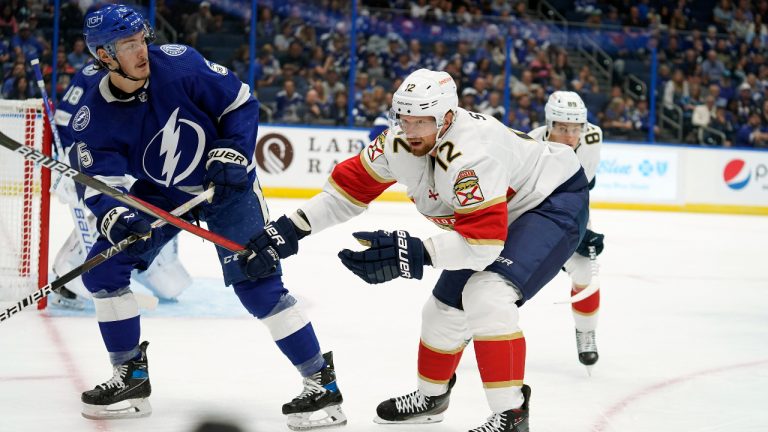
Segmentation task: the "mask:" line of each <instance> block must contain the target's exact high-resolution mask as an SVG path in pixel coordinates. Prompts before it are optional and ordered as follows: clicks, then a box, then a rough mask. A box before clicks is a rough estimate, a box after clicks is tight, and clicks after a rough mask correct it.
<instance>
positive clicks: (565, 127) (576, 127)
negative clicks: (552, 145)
mask: <svg viewBox="0 0 768 432" xmlns="http://www.w3.org/2000/svg"><path fill="white" fill-rule="evenodd" d="M583 132H584V125H583V124H582V123H555V124H553V125H552V130H551V131H550V132H549V133H550V135H551V134H557V135H559V136H572V137H578V136H581V134H582V133H583Z"/></svg>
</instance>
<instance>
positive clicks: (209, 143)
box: [69, 44, 259, 217]
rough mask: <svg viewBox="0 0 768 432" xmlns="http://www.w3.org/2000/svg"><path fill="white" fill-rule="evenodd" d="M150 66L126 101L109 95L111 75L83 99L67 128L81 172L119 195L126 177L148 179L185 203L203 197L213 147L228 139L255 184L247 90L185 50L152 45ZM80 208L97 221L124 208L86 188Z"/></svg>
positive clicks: (253, 105)
mask: <svg viewBox="0 0 768 432" xmlns="http://www.w3.org/2000/svg"><path fill="white" fill-rule="evenodd" d="M149 64H150V71H151V72H150V78H149V79H148V80H147V82H146V84H145V85H144V87H143V88H142V89H140V90H139V91H137V92H135V93H133V95H132V96H131V97H130V98H128V99H118V98H116V97H115V96H114V95H113V94H112V92H111V90H110V86H109V77H108V76H104V77H103V78H102V79H101V80H100V81H99V83H98V87H97V88H96V89H94V91H88V92H85V95H84V96H83V100H82V103H81V105H80V106H79V108H78V109H77V111H76V112H75V114H74V115H73V116H72V118H71V120H70V122H69V129H70V131H71V133H72V136H73V140H74V142H75V146H76V148H75V149H74V150H73V151H77V157H78V158H79V165H80V170H81V171H82V172H84V173H85V174H87V175H89V176H93V177H96V178H98V179H100V180H101V181H104V182H105V183H108V184H110V185H112V186H115V187H118V188H120V189H122V190H125V186H126V180H127V179H129V178H128V177H126V175H129V176H132V177H134V178H136V179H139V180H145V181H148V182H150V183H153V184H154V185H156V186H158V187H159V188H160V190H161V193H162V194H163V195H165V196H166V197H167V198H168V199H169V200H170V201H172V202H176V203H182V202H184V201H186V200H188V199H189V198H191V196H190V195H189V194H190V193H199V192H202V190H203V178H204V175H205V171H206V170H205V164H206V161H207V155H208V151H209V150H211V149H213V148H217V147H220V146H221V145H220V144H217V143H216V140H219V139H229V140H232V142H233V143H234V149H235V150H237V151H239V152H240V153H241V154H243V155H245V156H246V157H247V158H248V162H249V171H250V175H251V179H252V180H254V179H255V170H254V166H255V163H254V161H253V152H254V149H255V146H256V133H257V129H258V110H259V108H258V102H257V101H256V99H255V98H254V97H253V96H252V95H251V91H250V88H249V87H248V85H246V84H243V83H242V82H241V81H240V80H239V79H238V78H237V77H236V76H235V75H234V74H233V73H231V72H230V71H229V70H228V69H227V68H225V67H223V66H221V65H218V64H216V63H213V62H210V61H208V60H206V59H205V58H203V56H201V55H200V54H199V53H198V52H197V51H195V50H194V49H193V48H191V47H188V46H185V45H175V44H169V45H162V46H159V47H158V46H150V47H149ZM230 147H232V145H231V144H230ZM85 203H86V205H87V206H88V207H89V208H90V209H91V211H93V213H94V214H95V215H96V216H97V217H98V216H101V215H103V214H104V213H106V212H107V211H108V210H109V209H111V208H113V207H116V206H118V205H121V204H119V203H118V202H117V201H116V200H114V199H113V198H111V197H109V196H107V195H103V194H100V193H99V192H97V191H94V190H91V189H88V190H87V191H86V192H85Z"/></svg>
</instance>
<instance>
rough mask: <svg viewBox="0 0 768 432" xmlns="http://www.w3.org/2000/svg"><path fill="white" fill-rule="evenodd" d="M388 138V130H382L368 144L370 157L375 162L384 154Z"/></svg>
mask: <svg viewBox="0 0 768 432" xmlns="http://www.w3.org/2000/svg"><path fill="white" fill-rule="evenodd" d="M386 139H387V131H386V130H385V131H384V132H382V133H381V134H380V135H379V136H378V137H376V138H375V139H374V140H373V141H372V142H371V143H370V144H369V145H368V149H367V152H368V159H369V160H370V161H371V162H373V161H375V160H376V158H378V157H379V156H381V155H383V154H384V141H386Z"/></svg>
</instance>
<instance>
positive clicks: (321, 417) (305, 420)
mask: <svg viewBox="0 0 768 432" xmlns="http://www.w3.org/2000/svg"><path fill="white" fill-rule="evenodd" d="M323 359H324V360H325V367H324V368H322V369H321V370H319V371H318V372H317V373H315V374H313V375H311V376H308V377H306V378H304V390H303V391H302V392H301V394H299V395H298V396H296V397H295V398H293V400H292V401H290V402H288V403H286V404H284V405H283V414H285V415H287V416H288V428H290V429H291V430H308V429H318V428H324V427H331V426H341V425H345V424H347V417H346V416H345V415H344V412H343V411H342V410H341V403H342V402H344V398H343V397H342V396H341V391H339V387H338V386H337V385H336V370H335V369H334V368H333V353H332V352H330V351H329V352H327V353H325V354H323Z"/></svg>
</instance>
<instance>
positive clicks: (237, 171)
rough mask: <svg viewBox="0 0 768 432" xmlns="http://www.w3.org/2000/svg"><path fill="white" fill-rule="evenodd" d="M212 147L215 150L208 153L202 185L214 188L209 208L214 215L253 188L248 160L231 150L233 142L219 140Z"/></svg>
mask: <svg viewBox="0 0 768 432" xmlns="http://www.w3.org/2000/svg"><path fill="white" fill-rule="evenodd" d="M213 145H214V146H215V147H216V148H214V149H213V150H211V151H209V152H208V162H206V163H205V169H206V173H205V178H204V179H203V185H204V186H205V187H206V188H208V187H210V186H211V185H213V186H214V187H215V189H214V193H213V199H212V200H211V206H210V207H209V209H210V210H211V211H212V212H214V213H215V212H217V211H219V210H221V209H223V208H225V207H227V206H229V205H230V204H231V203H233V202H235V201H237V200H238V199H239V198H240V197H241V196H242V195H243V194H244V193H245V192H247V191H248V189H250V188H252V187H253V186H252V184H251V181H250V180H249V179H248V159H247V158H246V157H245V156H244V155H243V154H242V153H240V152H238V151H237V150H235V149H233V148H232V146H234V141H232V140H228V139H220V140H216V141H215V142H214V143H213Z"/></svg>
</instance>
